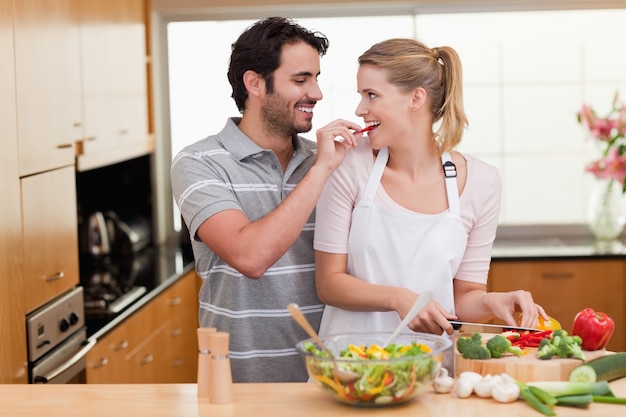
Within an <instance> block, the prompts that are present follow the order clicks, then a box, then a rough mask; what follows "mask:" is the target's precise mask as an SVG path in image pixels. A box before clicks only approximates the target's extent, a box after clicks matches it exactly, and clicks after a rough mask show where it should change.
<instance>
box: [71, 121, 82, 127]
mask: <svg viewBox="0 0 626 417" xmlns="http://www.w3.org/2000/svg"><path fill="white" fill-rule="evenodd" d="M82 125H83V124H82V123H81V122H74V124H73V126H74V127H81V126H82Z"/></svg>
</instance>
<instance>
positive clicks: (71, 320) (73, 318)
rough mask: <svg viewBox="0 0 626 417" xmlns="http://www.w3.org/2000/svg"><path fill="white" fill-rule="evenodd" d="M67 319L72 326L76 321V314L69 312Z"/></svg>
mask: <svg viewBox="0 0 626 417" xmlns="http://www.w3.org/2000/svg"><path fill="white" fill-rule="evenodd" d="M67 319H68V320H69V321H70V326H73V325H75V324H76V323H78V314H76V313H74V312H71V313H70V315H69V317H68V318H67Z"/></svg>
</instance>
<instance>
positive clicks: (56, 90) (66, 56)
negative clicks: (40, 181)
mask: <svg viewBox="0 0 626 417" xmlns="http://www.w3.org/2000/svg"><path fill="white" fill-rule="evenodd" d="M75 1H77V0H20V1H16V2H14V4H15V74H16V82H17V121H18V132H19V167H20V176H25V175H30V174H34V173H38V172H43V171H46V170H50V169H55V168H59V167H62V166H67V165H70V164H73V163H74V142H75V141H77V140H78V139H80V138H81V135H82V127H81V119H82V115H81V97H80V90H81V77H80V56H79V53H80V38H79V31H78V22H77V15H76V9H75V7H74V2H75Z"/></svg>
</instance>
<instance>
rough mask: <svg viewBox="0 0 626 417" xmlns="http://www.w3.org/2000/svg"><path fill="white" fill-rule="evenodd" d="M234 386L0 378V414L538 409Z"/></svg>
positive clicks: (526, 413)
mask: <svg viewBox="0 0 626 417" xmlns="http://www.w3.org/2000/svg"><path fill="white" fill-rule="evenodd" d="M611 388H612V390H613V392H614V393H615V395H617V396H620V397H626V378H622V379H621V380H617V381H614V382H612V383H611ZM233 392H234V396H233V397H234V401H233V403H232V404H227V405H215V404H210V403H209V402H208V401H206V400H198V399H197V397H196V385H195V384H155V385H144V384H132V385H123V384H122V385H3V386H2V387H0V403H1V404H2V408H3V412H2V415H3V416H10V417H32V416H38V417H54V416H58V417H74V416H75V417H98V416H102V417H111V416H116V417H125V416H129V417H130V416H132V417H135V416H140V415H142V416H143V415H145V416H150V417H194V416H207V417H208V416H216V417H231V416H232V417H248V416H250V417H252V416H254V417H293V416H294V415H297V416H300V417H307V416H310V417H324V416H333V417H336V416H342V417H345V416H364V415H368V416H421V417H428V416H437V417H442V416H443V417H445V416H455V417H464V416H467V417H470V416H472V417H475V416H484V415H496V416H503V415H506V416H507V417H518V416H519V417H531V416H537V417H541V416H542V414H541V413H539V412H538V411H535V410H534V409H532V408H530V406H529V405H528V404H527V403H526V402H525V401H522V400H519V401H516V402H515V403H511V404H501V403H498V402H496V401H494V400H492V399H481V398H478V397H475V396H472V397H470V398H467V399H458V398H455V397H454V396H453V395H451V394H435V393H434V392H432V391H428V392H425V393H423V394H421V395H420V396H419V397H418V398H416V399H415V400H413V401H412V402H409V403H406V404H403V405H398V406H392V407H385V408H379V409H364V408H359V407H352V406H347V405H343V404H340V403H337V402H335V401H334V400H332V399H331V398H329V397H327V396H326V395H325V394H324V393H322V392H321V391H319V389H318V388H317V387H316V386H314V385H312V384H307V383H273V384H235V385H234V387H233ZM625 412H626V406H624V405H615V404H600V403H594V404H591V405H590V406H589V408H588V409H577V408H570V407H557V408H556V413H557V416H558V417H575V416H599V415H601V416H604V417H618V416H619V417H622V416H623V415H624V413H625Z"/></svg>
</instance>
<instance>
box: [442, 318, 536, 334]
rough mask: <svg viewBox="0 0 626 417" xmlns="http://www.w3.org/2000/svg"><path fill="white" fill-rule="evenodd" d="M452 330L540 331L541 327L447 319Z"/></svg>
mask: <svg viewBox="0 0 626 417" xmlns="http://www.w3.org/2000/svg"><path fill="white" fill-rule="evenodd" d="M448 321H449V322H450V324H451V325H452V328H453V329H454V330H459V329H461V328H463V330H465V331H474V332H479V333H502V332H526V331H527V332H533V333H536V332H542V331H543V330H541V329H533V328H532V327H519V326H507V325H503V324H487V323H471V322H467V321H458V320H448Z"/></svg>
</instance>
